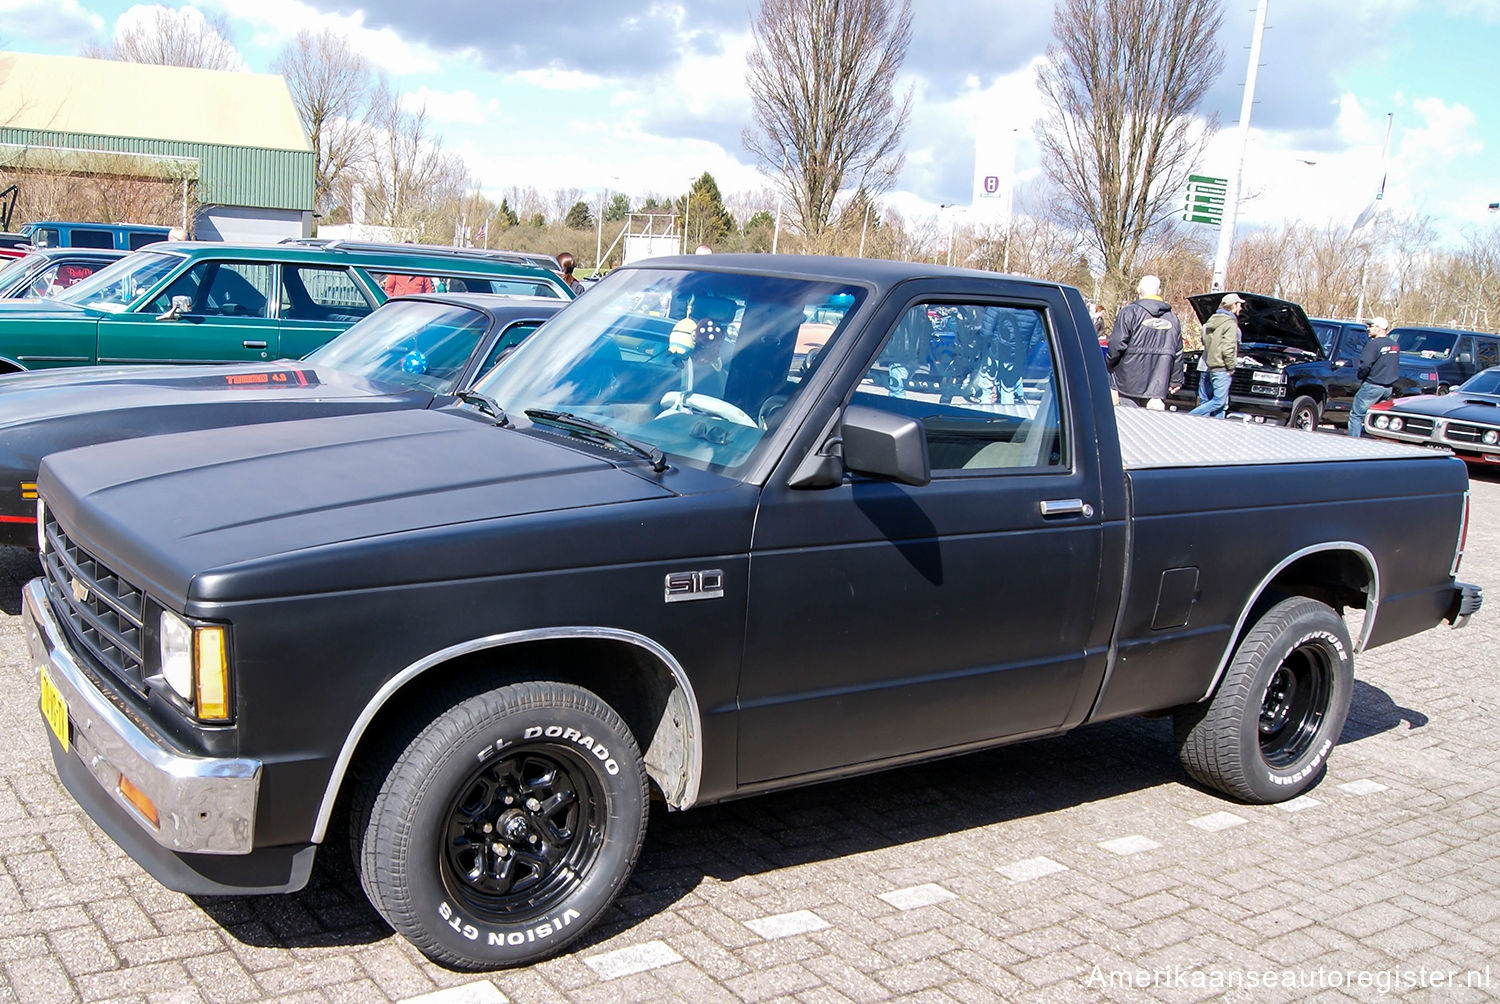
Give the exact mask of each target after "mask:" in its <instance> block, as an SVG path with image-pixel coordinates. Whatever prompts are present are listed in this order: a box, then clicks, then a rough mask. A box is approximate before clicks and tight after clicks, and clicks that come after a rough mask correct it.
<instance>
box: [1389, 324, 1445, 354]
mask: <svg viewBox="0 0 1500 1004" xmlns="http://www.w3.org/2000/svg"><path fill="white" fill-rule="evenodd" d="M1391 337H1392V338H1394V339H1395V340H1396V344H1397V345H1399V346H1401V353H1402V354H1403V355H1413V356H1421V357H1422V358H1423V359H1447V358H1448V357H1449V356H1451V355H1452V354H1453V346H1455V345H1457V344H1458V336H1457V335H1455V334H1453V333H1452V332H1451V331H1426V330H1424V329H1422V328H1400V329H1397V330H1396V331H1392V332H1391Z"/></svg>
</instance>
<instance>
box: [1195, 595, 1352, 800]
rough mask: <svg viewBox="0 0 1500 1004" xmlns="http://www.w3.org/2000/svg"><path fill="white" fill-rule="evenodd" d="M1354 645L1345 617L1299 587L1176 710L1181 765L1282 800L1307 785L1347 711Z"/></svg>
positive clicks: (1226, 788)
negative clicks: (1214, 684) (1202, 696)
mask: <svg viewBox="0 0 1500 1004" xmlns="http://www.w3.org/2000/svg"><path fill="white" fill-rule="evenodd" d="M1352 652H1353V646H1352V645H1351V644H1350V642H1349V632H1348V629H1347V628H1345V626H1344V621H1343V619H1342V618H1340V617H1339V615H1338V614H1337V613H1335V612H1334V611H1333V609H1332V608H1331V607H1329V606H1327V605H1326V604H1323V603H1319V602H1318V601H1316V600H1311V599H1308V598H1307V597H1303V596H1298V597H1293V598H1291V599H1287V600H1282V601H1281V602H1279V603H1277V604H1276V605H1275V606H1273V607H1271V609H1270V610H1268V611H1266V613H1265V615H1264V616H1263V617H1261V619H1260V620H1259V621H1257V622H1256V624H1255V626H1254V627H1253V628H1251V629H1250V631H1249V632H1247V633H1246V634H1245V637H1244V639H1243V640H1242V641H1241V642H1240V644H1239V646H1238V647H1237V648H1236V649H1235V653H1234V658H1233V659H1231V660H1230V663H1229V666H1228V668H1227V669H1226V670H1225V672H1224V677H1223V679H1222V680H1220V681H1219V687H1218V689H1217V690H1216V691H1215V692H1214V695H1213V697H1212V698H1210V699H1209V700H1208V701H1207V702H1205V703H1202V704H1192V705H1187V706H1184V707H1181V708H1178V709H1177V710H1176V711H1175V712H1174V714H1173V730H1174V732H1175V736H1176V740H1177V749H1178V755H1179V757H1180V758H1181V760H1182V765H1183V767H1184V768H1186V769H1187V772H1188V774H1189V775H1191V776H1192V777H1193V778H1194V779H1195V780H1197V781H1199V782H1201V783H1203V784H1205V785H1208V786H1209V787H1212V788H1217V789H1218V790H1219V791H1222V792H1224V793H1225V794H1227V795H1230V796H1233V797H1234V798H1238V799H1241V800H1243V801H1246V802H1254V803H1270V802H1283V801H1286V800H1287V799H1289V798H1294V797H1296V796H1297V795H1300V794H1301V793H1302V792H1304V791H1306V790H1307V789H1308V788H1310V787H1312V785H1313V784H1314V783H1316V781H1317V780H1318V778H1319V777H1320V776H1321V774H1322V770H1323V768H1324V766H1325V764H1326V763H1327V760H1328V754H1329V752H1330V751H1331V750H1332V749H1333V744H1334V743H1335V742H1337V741H1338V738H1339V733H1341V732H1342V731H1343V728H1344V719H1345V718H1346V717H1347V716H1348V714H1349V701H1350V697H1351V696H1352V693H1353V689H1354V663H1353V658H1352V655H1351V653H1352Z"/></svg>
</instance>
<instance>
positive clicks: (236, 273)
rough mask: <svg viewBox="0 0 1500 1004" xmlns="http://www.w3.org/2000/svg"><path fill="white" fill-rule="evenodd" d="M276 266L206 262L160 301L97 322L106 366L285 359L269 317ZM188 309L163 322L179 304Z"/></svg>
mask: <svg viewBox="0 0 1500 1004" xmlns="http://www.w3.org/2000/svg"><path fill="white" fill-rule="evenodd" d="M274 289H276V266H275V265H267V264H264V263H259V262H232V261H214V260H209V261H201V262H199V263H198V264H196V265H194V266H193V267H192V268H190V269H188V270H187V271H186V272H184V273H182V274H181V275H179V276H178V277H177V278H176V279H174V280H172V282H171V283H170V284H168V285H167V287H166V288H165V289H163V290H162V291H161V292H160V293H159V294H158V295H157V296H155V297H154V298H152V299H151V300H149V301H147V302H146V303H144V304H142V305H141V306H140V307H138V308H137V309H136V310H135V311H133V312H131V313H128V314H115V315H113V316H110V317H106V318H104V319H103V320H101V321H100V323H99V362H100V363H149V362H163V363H211V362H258V361H260V360H263V359H276V358H279V357H280V349H279V337H278V332H277V321H276V319H275V318H274V317H272V316H271V307H272V305H273V303H274V300H273V298H272V291H273V290H274ZM177 296H186V297H187V298H188V300H189V303H190V306H189V309H188V311H187V313H185V314H183V315H182V316H181V317H179V318H177V319H176V320H160V319H159V316H160V315H161V314H163V313H166V311H167V310H168V309H169V308H170V307H171V306H172V299H173V297H177Z"/></svg>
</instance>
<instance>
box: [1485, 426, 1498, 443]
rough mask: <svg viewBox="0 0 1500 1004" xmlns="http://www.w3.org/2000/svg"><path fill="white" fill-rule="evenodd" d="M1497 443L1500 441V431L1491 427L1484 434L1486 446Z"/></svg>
mask: <svg viewBox="0 0 1500 1004" xmlns="http://www.w3.org/2000/svg"><path fill="white" fill-rule="evenodd" d="M1496 443H1500V432H1496V431H1495V430H1494V429H1491V430H1489V431H1488V432H1486V433H1485V434H1484V445H1485V446H1494V445H1495V444H1496Z"/></svg>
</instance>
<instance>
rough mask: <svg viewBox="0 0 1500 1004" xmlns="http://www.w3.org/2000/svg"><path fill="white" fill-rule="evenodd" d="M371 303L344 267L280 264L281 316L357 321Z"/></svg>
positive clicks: (289, 318) (304, 319)
mask: <svg viewBox="0 0 1500 1004" xmlns="http://www.w3.org/2000/svg"><path fill="white" fill-rule="evenodd" d="M371 306H372V305H371V303H370V301H369V299H368V298H367V297H366V296H365V294H364V292H363V291H361V290H360V288H359V286H358V284H356V283H355V281H354V277H353V276H351V275H350V274H349V270H348V269H343V268H320V267H316V266H312V265H284V266H282V269H281V317H282V319H283V320H291V321H357V320H359V319H360V318H361V317H364V316H365V315H366V314H368V313H369V312H370V309H371Z"/></svg>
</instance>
